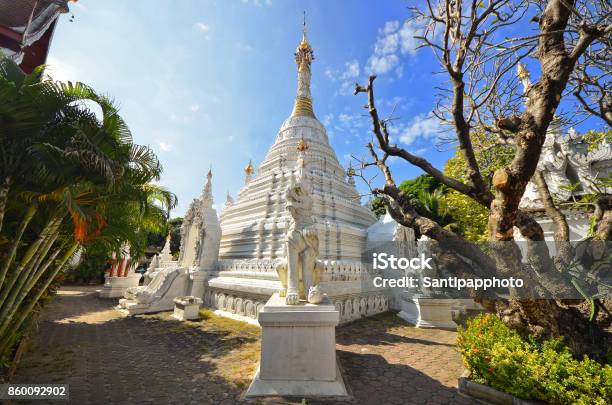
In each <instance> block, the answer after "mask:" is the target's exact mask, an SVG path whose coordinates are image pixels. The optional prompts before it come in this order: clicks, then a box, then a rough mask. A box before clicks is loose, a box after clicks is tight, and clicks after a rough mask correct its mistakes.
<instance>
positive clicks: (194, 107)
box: [189, 104, 200, 112]
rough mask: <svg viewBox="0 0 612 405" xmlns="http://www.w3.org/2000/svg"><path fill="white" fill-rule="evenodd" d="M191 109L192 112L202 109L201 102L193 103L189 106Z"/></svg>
mask: <svg viewBox="0 0 612 405" xmlns="http://www.w3.org/2000/svg"><path fill="white" fill-rule="evenodd" d="M189 109H190V110H191V111H192V112H198V111H199V110H200V105H199V104H192V105H190V106H189Z"/></svg>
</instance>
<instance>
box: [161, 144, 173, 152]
mask: <svg viewBox="0 0 612 405" xmlns="http://www.w3.org/2000/svg"><path fill="white" fill-rule="evenodd" d="M158 146H159V150H160V151H161V152H171V151H172V149H174V146H173V145H172V144H171V143H166V142H160V143H159V144H158Z"/></svg>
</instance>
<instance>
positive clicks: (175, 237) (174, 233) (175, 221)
mask: <svg viewBox="0 0 612 405" xmlns="http://www.w3.org/2000/svg"><path fill="white" fill-rule="evenodd" d="M181 225H183V218H181V217H178V218H172V219H171V220H170V221H168V232H170V236H171V240H170V252H171V253H172V255H173V256H176V257H178V254H179V251H180V249H181Z"/></svg>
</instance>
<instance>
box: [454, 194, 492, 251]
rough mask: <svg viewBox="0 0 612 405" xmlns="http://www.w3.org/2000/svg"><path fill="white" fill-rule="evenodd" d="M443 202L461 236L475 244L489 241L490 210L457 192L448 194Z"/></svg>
mask: <svg viewBox="0 0 612 405" xmlns="http://www.w3.org/2000/svg"><path fill="white" fill-rule="evenodd" d="M443 202H444V204H445V205H446V207H447V209H448V211H449V212H451V213H452V215H453V218H454V221H455V224H456V227H457V228H458V232H459V233H460V234H461V236H463V237H464V238H466V239H467V240H471V241H473V242H484V241H486V240H487V238H488V226H487V223H488V220H489V209H488V208H486V207H484V206H482V205H481V204H478V203H477V202H476V201H474V200H473V199H471V198H470V197H467V196H465V195H464V194H461V193H460V192H458V191H455V190H450V191H449V192H448V193H446V194H445V195H444V200H443Z"/></svg>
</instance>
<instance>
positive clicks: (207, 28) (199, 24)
mask: <svg viewBox="0 0 612 405" xmlns="http://www.w3.org/2000/svg"><path fill="white" fill-rule="evenodd" d="M194 27H196V28H197V29H199V30H200V31H203V32H208V31H210V25H208V24H204V23H203V22H197V23H195V25H194Z"/></svg>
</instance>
